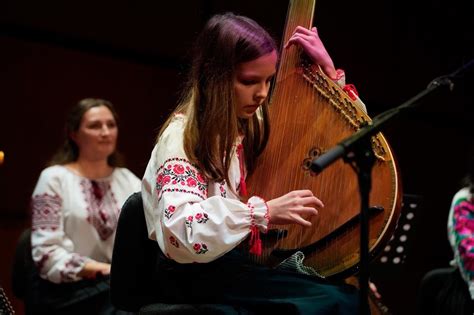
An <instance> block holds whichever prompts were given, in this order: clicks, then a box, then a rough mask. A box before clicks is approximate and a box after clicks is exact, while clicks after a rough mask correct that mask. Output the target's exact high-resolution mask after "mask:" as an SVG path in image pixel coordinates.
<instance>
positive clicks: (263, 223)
mask: <svg viewBox="0 0 474 315" xmlns="http://www.w3.org/2000/svg"><path fill="white" fill-rule="evenodd" d="M247 205H248V206H249V207H250V216H251V220H252V223H251V225H252V226H257V227H258V229H259V230H260V231H261V232H264V233H266V232H267V229H268V222H269V221H270V214H269V212H268V206H267V203H266V202H265V200H264V199H262V198H260V197H257V196H253V197H251V198H250V199H249V200H248V202H247Z"/></svg>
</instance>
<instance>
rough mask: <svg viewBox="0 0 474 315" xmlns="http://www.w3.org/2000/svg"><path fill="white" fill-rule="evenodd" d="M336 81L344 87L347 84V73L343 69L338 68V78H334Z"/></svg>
mask: <svg viewBox="0 0 474 315" xmlns="http://www.w3.org/2000/svg"><path fill="white" fill-rule="evenodd" d="M333 81H334V83H336V84H337V85H339V86H340V87H341V88H343V87H344V86H345V85H346V73H345V72H344V70H342V69H337V70H336V79H335V80H333Z"/></svg>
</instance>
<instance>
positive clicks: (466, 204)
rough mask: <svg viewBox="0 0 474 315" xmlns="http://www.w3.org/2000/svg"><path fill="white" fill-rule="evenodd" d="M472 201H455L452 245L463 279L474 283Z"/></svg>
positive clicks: (473, 212)
mask: <svg viewBox="0 0 474 315" xmlns="http://www.w3.org/2000/svg"><path fill="white" fill-rule="evenodd" d="M472 201H473V200H472V199H466V198H461V199H458V200H455V202H454V203H453V206H452V207H453V208H452V217H451V219H452V230H451V233H453V235H454V238H451V240H452V241H451V242H453V241H454V244H451V245H452V247H453V251H454V257H455V260H456V263H457V265H458V267H459V269H460V271H461V274H462V275H463V278H464V279H466V280H467V281H468V283H472V282H473V281H474V204H473V202H472Z"/></svg>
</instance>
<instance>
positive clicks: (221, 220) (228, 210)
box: [142, 121, 269, 263]
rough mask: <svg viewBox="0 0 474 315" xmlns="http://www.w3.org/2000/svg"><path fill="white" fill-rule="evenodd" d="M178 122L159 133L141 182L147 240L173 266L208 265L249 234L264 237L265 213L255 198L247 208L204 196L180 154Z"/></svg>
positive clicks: (205, 189) (205, 186)
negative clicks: (154, 240) (151, 240)
mask: <svg viewBox="0 0 474 315" xmlns="http://www.w3.org/2000/svg"><path fill="white" fill-rule="evenodd" d="M182 124H183V122H182V121H181V122H179V121H178V122H177V123H172V124H170V126H168V128H167V130H165V132H164V133H163V134H162V136H161V138H160V139H159V141H158V143H157V145H156V146H155V149H154V150H153V153H152V156H151V159H150V161H149V164H148V166H147V169H146V172H145V175H144V178H143V180H142V196H143V202H144V208H145V215H146V218H147V225H148V230H149V234H150V236H151V238H155V237H156V240H157V241H158V244H159V245H160V248H161V250H162V251H163V253H165V254H166V255H167V256H168V257H169V258H171V259H173V260H175V261H177V262H179V263H193V262H199V263H205V262H210V261H212V260H214V259H216V258H218V257H220V256H222V255H223V254H225V253H226V252H228V251H230V250H231V249H233V248H234V247H236V246H237V245H238V244H239V243H240V242H242V240H244V239H245V238H246V237H247V236H248V235H249V233H251V232H252V233H255V234H258V231H262V232H265V231H266V230H267V227H268V219H269V218H268V208H267V205H266V203H265V201H264V200H263V199H261V198H259V197H251V198H249V199H248V202H247V203H243V202H241V201H240V200H237V199H230V198H225V196H223V195H222V194H216V195H214V196H208V193H209V185H214V184H215V183H214V182H210V181H208V180H207V179H206V178H205V176H203V174H202V173H201V172H200V170H199V169H198V168H197V167H196V166H195V165H193V164H192V163H190V161H189V159H188V158H187V157H186V155H185V153H184V149H183V126H182Z"/></svg>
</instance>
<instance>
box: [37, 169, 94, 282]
mask: <svg viewBox="0 0 474 315" xmlns="http://www.w3.org/2000/svg"><path fill="white" fill-rule="evenodd" d="M62 194H63V191H62V187H61V180H60V174H58V173H57V172H55V171H54V168H48V169H45V170H44V171H43V172H42V173H41V175H40V178H39V180H38V183H37V184H36V187H35V190H34V192H33V196H32V199H31V208H32V231H31V246H32V255H33V260H34V262H35V264H36V266H37V267H38V270H39V273H40V276H41V277H42V278H44V279H47V280H49V281H51V282H55V283H61V282H72V281H77V280H79V279H80V277H78V275H77V274H78V272H79V271H81V270H82V268H83V267H84V264H85V263H86V261H88V260H89V258H87V257H83V256H80V255H79V254H77V253H74V244H73V242H72V241H71V240H70V239H69V238H68V237H67V236H66V234H65V233H64V222H63V216H64V213H63V208H62V206H63V200H62V197H61V196H62Z"/></svg>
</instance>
